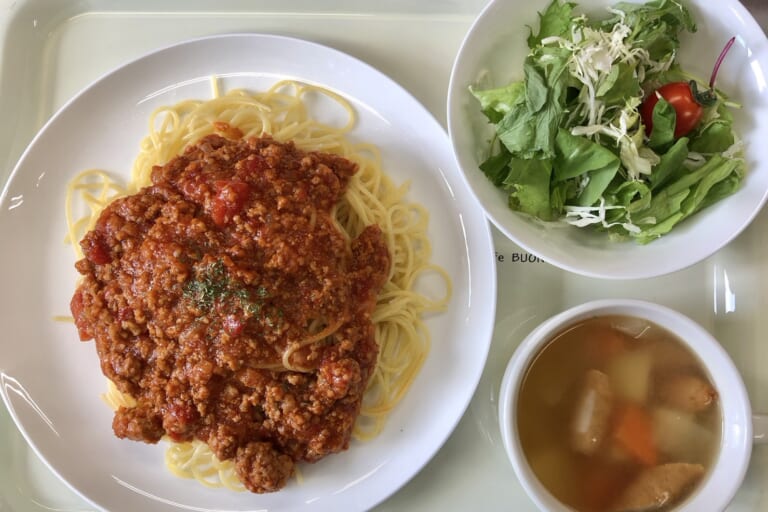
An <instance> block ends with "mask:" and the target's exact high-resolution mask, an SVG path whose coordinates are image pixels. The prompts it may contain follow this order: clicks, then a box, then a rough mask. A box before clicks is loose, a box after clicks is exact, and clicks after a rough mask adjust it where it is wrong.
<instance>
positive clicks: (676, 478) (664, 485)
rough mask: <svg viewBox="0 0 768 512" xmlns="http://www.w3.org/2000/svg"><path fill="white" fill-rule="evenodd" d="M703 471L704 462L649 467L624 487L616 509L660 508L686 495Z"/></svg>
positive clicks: (627, 511) (620, 511) (618, 511)
mask: <svg viewBox="0 0 768 512" xmlns="http://www.w3.org/2000/svg"><path fill="white" fill-rule="evenodd" d="M703 475H704V466H702V465H701V464H687V463H684V462H672V463H669V464H661V465H659V466H654V467H652V468H648V469H645V470H643V471H642V472H641V473H640V474H639V475H638V476H637V477H636V478H635V480H634V481H632V483H630V484H629V486H628V487H627V488H626V489H625V490H624V492H623V493H622V494H621V496H620V497H619V499H618V501H617V502H616V504H615V505H614V506H613V510H614V511H615V512H648V511H653V510H659V509H661V508H662V507H666V506H668V505H671V504H674V503H677V502H679V501H680V500H682V499H683V498H685V497H686V496H687V494H688V492H689V491H690V490H691V489H692V488H693V487H694V486H695V485H696V484H697V483H698V482H699V480H701V477H702V476H703Z"/></svg>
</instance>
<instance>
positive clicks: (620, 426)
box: [613, 403, 659, 466]
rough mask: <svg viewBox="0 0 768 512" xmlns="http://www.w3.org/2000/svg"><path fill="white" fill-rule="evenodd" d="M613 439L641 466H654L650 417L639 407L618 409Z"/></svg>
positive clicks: (655, 459) (654, 452)
mask: <svg viewBox="0 0 768 512" xmlns="http://www.w3.org/2000/svg"><path fill="white" fill-rule="evenodd" d="M613 439H614V440H615V441H616V442H617V443H618V444H619V445H620V446H621V447H622V448H624V450H625V451H626V452H627V453H628V454H629V455H631V456H632V457H633V458H635V459H636V460H637V461H638V462H640V463H641V464H643V465H645V466H655V465H656V463H657V462H658V459H659V454H658V450H657V449H656V441H655V439H654V436H653V421H652V419H651V415H650V414H649V413H648V412H647V411H646V410H645V409H644V408H642V407H640V406H639V405H636V404H631V403H630V404H625V405H624V406H623V407H621V408H620V409H619V412H618V414H617V420H616V423H615V427H614V431H613Z"/></svg>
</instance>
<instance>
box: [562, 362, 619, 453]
mask: <svg viewBox="0 0 768 512" xmlns="http://www.w3.org/2000/svg"><path fill="white" fill-rule="evenodd" d="M612 407H613V390H612V389H611V383H610V380H609V379H608V376H607V375H606V374H604V373H603V372H601V371H599V370H588V371H587V373H586V375H585V376H584V382H583V384H582V388H581V391H580V393H579V396H578V398H577V400H576V407H575V410H574V414H573V418H572V420H571V448H573V450H575V451H576V452H578V453H582V454H584V455H592V454H593V453H595V451H597V449H598V448H599V447H600V444H602V442H603V439H604V438H605V437H606V435H607V434H608V427H609V420H610V417H611V408H612Z"/></svg>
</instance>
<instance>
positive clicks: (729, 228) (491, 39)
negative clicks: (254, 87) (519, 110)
mask: <svg viewBox="0 0 768 512" xmlns="http://www.w3.org/2000/svg"><path fill="white" fill-rule="evenodd" d="M549 3H550V1H549V0H532V1H529V2H509V1H504V0H492V1H491V2H490V3H489V4H488V5H487V6H486V7H485V9H484V10H483V11H482V13H481V14H480V15H479V17H478V18H477V20H476V21H475V22H474V24H473V25H472V27H471V28H470V30H469V32H468V33H467V35H466V37H465V39H464V42H463V43H462V45H461V48H460V50H459V53H458V55H457V57H456V61H455V63H454V66H453V70H452V73H451V80H450V85H449V91H448V105H447V108H448V131H449V135H450V138H451V142H452V145H453V150H454V156H455V158H456V161H457V163H458V165H459V167H460V168H461V169H462V170H463V174H464V178H465V180H466V182H467V184H468V185H469V187H470V188H471V190H472V191H473V193H474V194H475V196H476V197H477V198H478V200H479V202H480V203H481V204H482V206H483V208H484V210H485V213H486V215H487V216H488V217H489V218H490V220H491V221H492V222H493V224H495V226H496V227H497V228H498V229H499V230H500V231H501V232H502V233H504V234H505V235H506V236H507V237H509V238H510V239H511V240H512V241H514V242H515V243H516V244H517V245H519V246H520V247H521V248H523V249H525V250H526V251H528V252H530V253H532V254H534V255H536V256H538V257H540V258H541V259H543V260H544V261H546V262H549V263H551V264H553V265H555V266H557V267H560V268H562V269H564V270H568V271H571V272H575V273H578V274H581V275H585V276H590V277H597V278H606V279H637V278H646V277H655V276H660V275H664V274H668V273H671V272H674V271H677V270H681V269H683V268H686V267H688V266H690V265H693V264H695V263H697V262H699V261H701V260H703V259H705V258H707V257H709V256H710V255H712V254H713V253H715V252H716V251H717V250H719V249H720V248H722V247H723V246H725V245H726V244H727V243H728V242H730V241H731V240H732V239H734V238H735V237H736V236H737V235H738V234H739V233H741V231H742V230H744V229H745V228H746V227H747V226H748V225H749V223H750V222H751V221H752V220H753V219H754V217H755V216H756V215H757V214H758V212H759V211H760V209H761V208H762V206H763V205H764V203H765V201H766V198H767V197H768V144H766V143H765V141H766V140H768V78H767V77H768V40H767V39H766V36H765V34H764V33H763V31H762V30H761V28H760V27H759V26H758V24H757V22H756V21H755V20H754V19H753V18H752V17H751V16H750V14H749V13H748V12H747V10H746V9H745V8H744V7H743V6H742V5H741V4H740V3H739V2H738V1H737V0H719V1H717V2H712V1H709V0H690V1H687V2H686V5H687V6H688V7H689V9H690V11H691V14H692V15H693V17H694V20H695V22H696V25H697V27H698V30H697V32H695V33H693V34H690V33H687V32H684V33H682V34H681V48H680V51H679V54H678V58H677V60H678V62H679V63H680V64H681V66H682V68H683V69H684V70H685V71H688V72H690V73H692V74H693V75H695V76H699V77H708V76H709V74H710V72H711V70H712V66H713V64H714V62H715V60H716V59H717V56H718V54H719V53H720V51H721V49H722V48H723V45H724V44H725V42H726V41H727V40H728V39H729V38H730V37H732V36H736V43H735V44H734V45H733V47H732V48H731V50H730V53H729V54H728V56H727V57H726V59H725V61H724V63H723V65H722V67H721V68H720V72H719V74H718V78H717V86H718V88H719V89H721V90H722V91H724V92H725V93H726V94H727V95H728V97H729V98H730V99H731V100H732V101H733V102H736V103H739V104H741V105H743V108H741V109H734V111H733V115H734V129H735V131H736V133H737V134H738V135H739V136H740V137H741V139H742V140H743V142H744V157H745V161H746V176H745V178H744V180H743V182H742V184H741V187H740V188H739V190H738V191H737V192H736V193H735V194H733V195H731V196H729V197H726V198H725V199H723V200H721V201H720V202H718V203H716V204H714V205H712V206H710V207H708V208H706V209H704V210H702V211H700V212H698V213H697V214H695V215H694V216H692V217H690V218H688V219H686V220H685V221H683V222H681V223H680V224H678V225H677V226H675V228H674V229H673V230H672V231H671V232H670V233H668V234H667V235H665V236H663V237H661V238H659V239H656V240H654V241H652V242H650V243H648V244H646V245H641V244H638V243H636V242H635V241H632V240H628V241H615V240H611V239H609V237H608V236H607V235H606V234H605V233H603V232H598V231H596V230H593V229H582V228H576V227H573V226H571V225H568V224H566V223H565V222H563V221H551V222H543V221H539V220H535V219H533V218H531V217H529V216H526V215H524V214H520V213H518V212H515V211H512V210H510V208H509V207H508V205H507V193H506V192H505V191H503V190H501V189H499V188H497V187H495V186H494V185H493V184H492V183H491V182H490V180H489V179H487V178H486V176H485V175H484V174H483V173H482V172H481V171H480V170H479V168H478V165H479V164H480V163H481V162H482V161H483V160H485V158H486V157H487V156H488V152H489V141H490V140H491V138H492V137H493V131H494V130H493V126H492V125H491V124H489V123H488V120H487V118H486V117H485V115H483V113H482V112H481V110H480V107H479V103H478V101H477V100H476V99H475V98H474V97H473V96H472V94H471V93H470V91H469V87H470V86H475V87H477V88H478V89H488V88H493V87H501V86H503V85H506V84H508V83H509V82H511V81H513V80H519V79H521V78H522V77H523V60H524V58H525V56H526V55H527V54H528V46H527V43H526V39H527V37H528V35H529V33H530V30H531V28H532V29H533V30H534V32H538V19H539V18H538V14H537V13H538V12H543V11H544V10H545V9H546V8H547V6H548V5H549ZM614 3H615V2H614V1H612V0H581V1H578V2H577V7H576V12H580V13H582V12H583V13H585V14H587V15H588V16H589V17H590V19H592V18H597V17H602V18H605V17H608V16H609V13H608V11H607V7H608V6H610V5H613V4H614Z"/></svg>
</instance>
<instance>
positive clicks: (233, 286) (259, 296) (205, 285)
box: [184, 261, 269, 317]
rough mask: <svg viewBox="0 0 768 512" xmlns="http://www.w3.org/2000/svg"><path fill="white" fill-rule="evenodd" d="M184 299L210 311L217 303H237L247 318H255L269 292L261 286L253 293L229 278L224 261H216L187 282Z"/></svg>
mask: <svg viewBox="0 0 768 512" xmlns="http://www.w3.org/2000/svg"><path fill="white" fill-rule="evenodd" d="M254 295H255V296H256V297H255V298H254ZM184 297H185V298H186V299H187V300H189V301H191V302H192V303H193V304H194V305H195V306H196V307H198V308H200V309H210V308H212V307H213V305H214V303H216V301H222V302H225V301H232V302H237V303H238V304H239V306H240V308H242V310H243V312H244V313H245V314H246V315H247V316H249V317H253V316H256V315H258V314H259V313H261V310H262V307H263V305H264V300H265V299H267V298H269V291H268V290H267V289H266V288H265V287H264V286H259V287H258V288H256V290H255V292H251V290H249V289H248V288H247V287H246V286H244V285H243V284H241V283H238V282H236V281H234V280H233V279H232V278H231V277H230V276H229V273H228V272H227V267H226V266H225V265H224V263H223V262H222V261H216V262H215V263H211V264H208V265H206V266H204V267H202V268H201V269H199V270H198V272H197V275H196V277H195V278H194V279H192V280H190V281H188V282H187V284H186V285H185V286H184Z"/></svg>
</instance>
